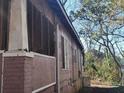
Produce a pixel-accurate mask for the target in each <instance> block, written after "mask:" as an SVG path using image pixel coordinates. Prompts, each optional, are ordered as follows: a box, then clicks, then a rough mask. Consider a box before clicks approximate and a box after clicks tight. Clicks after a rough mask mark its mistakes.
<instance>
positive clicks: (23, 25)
mask: <svg viewBox="0 0 124 93" xmlns="http://www.w3.org/2000/svg"><path fill="white" fill-rule="evenodd" d="M26 2H27V0H11V11H10V31H9V48H8V50H9V51H13V50H24V49H26V50H28V34H27V9H26V8H27V4H26Z"/></svg>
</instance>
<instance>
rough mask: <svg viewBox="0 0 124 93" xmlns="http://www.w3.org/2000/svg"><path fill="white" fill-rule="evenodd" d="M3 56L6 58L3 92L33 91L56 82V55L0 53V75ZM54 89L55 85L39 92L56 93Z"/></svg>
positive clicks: (21, 92)
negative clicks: (8, 54)
mask: <svg viewBox="0 0 124 93" xmlns="http://www.w3.org/2000/svg"><path fill="white" fill-rule="evenodd" d="M46 57H47V58H46ZM2 58H4V79H3V93H32V91H34V90H36V89H39V88H42V87H44V86H46V85H48V84H50V83H53V82H56V81H55V72H56V71H55V66H56V65H55V62H56V61H55V58H54V57H48V56H42V55H41V56H37V55H34V57H28V56H23V55H22V56H4V57H2V56H1V55H0V77H1V66H2V65H1V63H2ZM0 80H1V78H0ZM0 84H1V81H0ZM50 91H51V92H50ZM54 91H55V86H52V87H50V88H48V90H43V91H42V92H41V91H40V92H39V93H54Z"/></svg>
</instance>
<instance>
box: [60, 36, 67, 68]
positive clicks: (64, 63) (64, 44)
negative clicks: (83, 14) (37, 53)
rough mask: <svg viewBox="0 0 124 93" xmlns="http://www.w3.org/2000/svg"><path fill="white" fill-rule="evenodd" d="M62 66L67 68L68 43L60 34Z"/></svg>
mask: <svg viewBox="0 0 124 93" xmlns="http://www.w3.org/2000/svg"><path fill="white" fill-rule="evenodd" d="M61 49H62V50H61V52H62V53H61V54H62V68H63V69H69V43H68V41H67V40H66V39H65V38H64V37H63V36H61Z"/></svg>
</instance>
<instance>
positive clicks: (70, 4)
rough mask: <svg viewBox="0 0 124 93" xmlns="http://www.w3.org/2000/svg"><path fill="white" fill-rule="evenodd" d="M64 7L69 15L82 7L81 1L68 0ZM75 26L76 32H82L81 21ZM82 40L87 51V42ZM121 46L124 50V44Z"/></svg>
mask: <svg viewBox="0 0 124 93" xmlns="http://www.w3.org/2000/svg"><path fill="white" fill-rule="evenodd" d="M64 7H65V10H66V11H67V14H68V15H69V14H70V11H72V10H73V11H76V10H77V9H78V8H79V7H80V2H79V0H67V3H66V4H65V6H64ZM73 25H74V27H75V29H76V31H79V30H80V28H81V26H80V23H79V20H77V21H74V22H73ZM120 31H122V32H124V28H122V29H121V30H120ZM80 39H81V41H82V43H83V45H84V48H85V50H87V48H86V42H85V40H84V39H83V38H80ZM119 46H120V47H122V48H123V49H124V42H122V43H120V44H119Z"/></svg>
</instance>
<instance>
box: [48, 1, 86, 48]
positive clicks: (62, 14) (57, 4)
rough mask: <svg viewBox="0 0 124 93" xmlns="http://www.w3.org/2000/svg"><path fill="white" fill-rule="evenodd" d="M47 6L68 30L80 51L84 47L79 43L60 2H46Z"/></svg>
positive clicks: (78, 38)
mask: <svg viewBox="0 0 124 93" xmlns="http://www.w3.org/2000/svg"><path fill="white" fill-rule="evenodd" d="M48 3H49V6H50V7H51V8H52V10H53V11H54V12H55V14H56V15H57V16H58V17H59V19H60V21H61V22H62V23H63V25H64V26H65V27H66V28H67V29H69V32H70V34H71V35H72V37H73V38H74V39H75V40H76V42H77V44H78V45H79V47H80V49H81V50H83V49H84V47H83V45H82V43H81V40H80V37H79V36H78V34H77V32H76V30H75V28H74V26H73V24H72V22H71V20H70V18H69V16H68V14H67V12H66V10H65V8H64V7H63V5H62V3H61V2H60V0H48Z"/></svg>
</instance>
